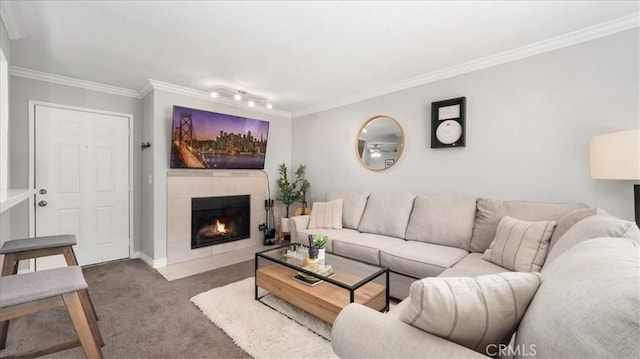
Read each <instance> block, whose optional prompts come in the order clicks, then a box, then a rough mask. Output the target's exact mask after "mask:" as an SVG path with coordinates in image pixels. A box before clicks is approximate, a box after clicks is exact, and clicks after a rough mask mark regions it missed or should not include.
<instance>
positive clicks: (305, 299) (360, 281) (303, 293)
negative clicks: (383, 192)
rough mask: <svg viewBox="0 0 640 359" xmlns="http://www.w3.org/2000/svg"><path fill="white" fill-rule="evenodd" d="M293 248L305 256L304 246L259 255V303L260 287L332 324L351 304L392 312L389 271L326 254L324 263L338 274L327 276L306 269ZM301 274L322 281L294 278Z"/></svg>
mask: <svg viewBox="0 0 640 359" xmlns="http://www.w3.org/2000/svg"><path fill="white" fill-rule="evenodd" d="M293 248H295V249H296V252H298V253H303V254H304V250H305V247H302V246H300V245H299V244H292V245H285V246H281V247H278V248H274V249H269V250H266V251H263V252H259V253H256V257H255V278H256V279H255V280H256V284H255V286H256V289H255V299H256V300H258V299H260V298H261V297H262V296H259V295H258V287H260V288H263V289H265V290H267V291H268V292H269V293H271V294H273V295H275V296H276V297H278V298H280V299H282V300H284V301H286V302H288V303H290V304H293V305H294V306H296V307H298V308H300V309H302V310H304V311H306V312H308V313H311V314H313V315H315V316H316V317H318V318H320V319H322V320H323V321H325V322H327V323H329V324H333V322H334V321H335V319H336V317H337V316H338V313H340V311H341V310H342V308H344V307H345V306H346V305H347V304H349V303H353V302H356V303H360V304H363V305H366V306H368V307H371V308H373V309H375V310H379V311H387V310H388V309H389V269H388V268H382V267H378V266H375V265H371V264H367V263H363V262H359V261H356V260H353V259H350V258H346V257H341V256H338V255H333V254H329V253H327V254H326V259H325V260H326V262H327V263H328V264H331V266H332V267H333V271H334V273H335V275H332V276H331V277H324V276H320V275H317V274H314V273H312V272H310V271H308V270H305V269H304V268H303V267H304V265H305V263H304V261H303V260H302V258H303V257H298V258H296V257H295V256H293V255H292V252H291V249H293ZM293 254H295V253H293ZM300 272H302V273H306V274H308V275H315V276H316V277H317V278H318V279H321V280H322V282H321V283H318V284H316V285H314V286H310V285H308V284H304V283H301V282H299V281H297V280H295V279H293V277H294V276H296V275H297V274H298V273H300Z"/></svg>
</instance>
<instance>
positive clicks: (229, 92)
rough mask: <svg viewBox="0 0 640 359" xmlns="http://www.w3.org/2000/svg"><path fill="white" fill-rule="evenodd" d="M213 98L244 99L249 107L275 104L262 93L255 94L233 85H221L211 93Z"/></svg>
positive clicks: (270, 107) (237, 100) (269, 106)
mask: <svg viewBox="0 0 640 359" xmlns="http://www.w3.org/2000/svg"><path fill="white" fill-rule="evenodd" d="M210 95H211V97H212V98H221V99H226V100H234V101H235V102H240V101H244V103H245V104H246V105H247V106H249V107H255V106H258V105H259V106H263V107H266V108H268V109H272V108H273V105H272V104H271V102H270V101H269V99H268V98H266V97H264V96H260V95H254V94H252V93H249V92H247V91H244V90H237V89H234V88H232V87H228V86H223V85H219V86H216V87H215V88H214V89H213V90H212V91H211V93H210Z"/></svg>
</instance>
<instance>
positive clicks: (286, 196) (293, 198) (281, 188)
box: [276, 163, 311, 218]
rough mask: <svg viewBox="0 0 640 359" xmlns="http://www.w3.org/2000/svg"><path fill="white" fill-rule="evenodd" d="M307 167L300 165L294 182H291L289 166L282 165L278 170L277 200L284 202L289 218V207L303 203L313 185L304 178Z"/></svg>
mask: <svg viewBox="0 0 640 359" xmlns="http://www.w3.org/2000/svg"><path fill="white" fill-rule="evenodd" d="M305 168H306V167H305V166H304V165H300V166H298V169H297V170H296V172H295V176H294V178H293V181H289V176H288V170H287V165H286V164H284V163H282V164H280V167H279V169H278V172H279V173H280V178H279V179H278V182H277V185H278V194H277V196H276V200H278V201H280V202H282V204H284V206H285V209H286V214H287V216H286V217H285V218H289V206H291V204H293V203H295V202H297V201H302V200H304V199H305V197H306V195H307V191H308V190H309V187H311V184H310V183H309V181H307V180H306V179H305V178H304V171H305Z"/></svg>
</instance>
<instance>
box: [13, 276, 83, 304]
mask: <svg viewBox="0 0 640 359" xmlns="http://www.w3.org/2000/svg"><path fill="white" fill-rule="evenodd" d="M82 289H87V282H86V281H85V280H84V276H83V275H82V268H80V267H79V266H71V267H62V268H56V269H50V270H45V271H41V272H31V273H25V274H18V275H12V276H8V277H0V308H4V307H8V306H11V305H16V304H22V303H27V302H32V301H35V300H39V299H45V298H50V297H53V296H56V295H60V294H65V293H71V292H76V291H79V290H82Z"/></svg>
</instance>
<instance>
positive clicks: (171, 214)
mask: <svg viewBox="0 0 640 359" xmlns="http://www.w3.org/2000/svg"><path fill="white" fill-rule="evenodd" d="M267 185H268V183H267V176H266V175H265V173H264V172H262V171H257V170H171V171H168V172H167V264H168V265H172V264H176V263H181V262H186V261H192V260H198V259H201V258H205V257H212V256H215V255H219V254H221V253H226V252H231V251H235V250H240V249H244V248H248V247H255V246H260V245H262V242H263V239H264V238H263V233H262V232H261V231H260V230H259V229H258V225H259V224H261V223H264V222H265V209H264V201H265V199H266V198H267V195H266V193H267ZM235 195H250V196H251V214H250V233H251V236H250V238H247V239H242V240H238V241H234V242H227V243H222V244H217V245H213V246H209V247H203V248H197V249H191V198H195V197H215V196H235Z"/></svg>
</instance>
